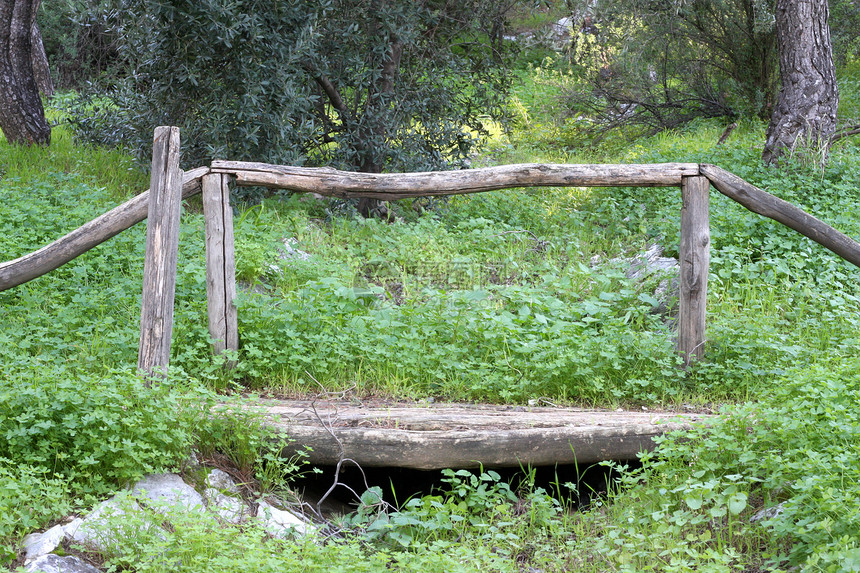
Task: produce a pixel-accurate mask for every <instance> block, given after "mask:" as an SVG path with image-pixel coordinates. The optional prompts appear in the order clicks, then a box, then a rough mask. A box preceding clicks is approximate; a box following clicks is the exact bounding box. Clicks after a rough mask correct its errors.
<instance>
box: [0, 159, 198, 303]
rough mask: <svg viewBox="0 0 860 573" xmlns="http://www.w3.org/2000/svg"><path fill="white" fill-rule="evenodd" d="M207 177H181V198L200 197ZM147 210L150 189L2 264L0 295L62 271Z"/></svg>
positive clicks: (142, 217) (195, 172) (137, 220)
mask: <svg viewBox="0 0 860 573" xmlns="http://www.w3.org/2000/svg"><path fill="white" fill-rule="evenodd" d="M207 173H209V168H208V167H198V168H197V169H192V170H191V171H186V172H185V173H184V175H183V177H182V197H183V198H187V197H191V196H192V195H194V194H196V193H199V192H200V178H201V177H202V176H203V175H205V174H207ZM148 210H149V189H147V190H146V191H144V192H143V193H141V194H140V195H137V196H136V197H133V198H132V199H129V200H128V201H126V202H125V203H123V204H122V205H119V206H117V207H115V208H113V209H111V210H110V211H108V212H107V213H105V214H104V215H100V216H99V217H96V218H95V219H93V220H92V221H90V222H89V223H86V224H85V225H82V226H81V227H79V228H77V229H75V230H74V231H72V232H71V233H68V234H67V235H65V236H64V237H62V238H60V239H57V240H56V241H54V242H53V243H50V244H48V245H45V246H44V247H42V248H41V249H39V250H38V251H33V252H32V253H28V254H26V255H24V256H22V257H19V258H17V259H14V260H11V261H6V262H3V263H0V291H4V290H6V289H10V288H12V287H16V286H18V285H20V284H23V283H25V282H27V281H30V280H33V279H35V278H37V277H40V276H42V275H43V274H45V273H48V272H51V271H52V270H54V269H56V268H59V267H61V266H62V265H64V264H66V263H68V262H69V261H71V260H73V259H74V258H76V257H78V256H80V255H82V254H83V253H85V252H87V251H88V250H90V249H92V248H93V247H96V246H98V245H100V244H101V243H104V242H105V241H107V240H108V239H110V238H112V237H114V236H116V235H118V234H119V233H121V232H123V231H125V230H126V229H128V228H130V227H132V226H133V225H136V224H137V223H140V222H141V221H143V220H145V219H146V216H147V212H148Z"/></svg>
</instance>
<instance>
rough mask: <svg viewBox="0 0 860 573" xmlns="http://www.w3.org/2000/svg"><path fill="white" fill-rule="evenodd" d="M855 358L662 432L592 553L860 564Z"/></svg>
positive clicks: (655, 565) (645, 566) (687, 561)
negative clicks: (702, 422)
mask: <svg viewBox="0 0 860 573" xmlns="http://www.w3.org/2000/svg"><path fill="white" fill-rule="evenodd" d="M858 366H860V364H858V363H857V361H856V359H854V358H852V359H848V360H845V361H844V362H843V366H841V367H839V368H837V369H836V370H832V369H830V368H825V367H813V368H805V367H800V368H796V369H795V370H793V371H792V372H789V373H787V374H786V375H785V376H784V377H782V378H781V379H778V380H775V382H774V384H773V387H772V390H771V393H770V395H769V396H768V397H767V398H766V399H765V400H764V401H763V402H761V403H749V404H745V405H741V406H737V407H733V408H729V409H728V410H727V411H726V412H725V413H724V415H723V417H721V419H719V420H717V421H716V422H715V423H714V424H713V425H712V426H711V427H705V426H702V427H698V428H695V429H692V430H690V431H686V432H678V433H674V434H672V435H670V436H668V437H666V438H664V439H661V440H660V442H661V443H660V445H659V447H658V449H657V450H656V451H655V452H654V453H652V454H648V455H646V456H645V457H644V458H643V461H644V463H645V466H644V468H643V470H642V471H641V472H634V473H632V474H628V476H627V478H626V481H627V483H628V485H630V486H631V487H632V488H631V489H630V490H629V491H628V492H627V493H622V494H620V495H619V497H618V498H617V499H616V500H615V503H613V504H611V505H610V506H609V508H610V509H609V510H610V515H609V516H608V519H607V520H606V522H605V523H604V524H603V527H604V530H603V534H602V536H601V537H599V538H598V539H597V541H596V543H595V544H594V546H593V547H592V548H591V551H593V552H594V554H595V555H600V556H601V557H600V558H601V559H606V560H607V561H608V562H613V563H614V562H619V561H620V562H621V563H623V564H624V565H625V566H626V567H627V569H626V570H636V571H649V570H659V571H689V570H708V571H728V570H730V568H732V567H739V566H741V564H743V563H749V561H748V560H749V559H750V558H752V559H753V561H758V562H759V563H761V565H759V566H765V567H767V568H768V569H770V568H773V567H785V566H801V567H802V570H804V571H853V570H855V568H856V565H850V564H851V563H854V562H855V561H854V560H856V555H857V548H858V546H857V538H856V532H857V531H858V528H860V505H858V499H860V495H858V494H860V491H858V486H857V484H858V483H860V482H858V477H860V464H858V462H857V460H858V456H857V451H856V450H857V444H858V443H860V440H858V437H860V436H858V432H860V417H858V414H857V408H856V405H857V400H858V398H860V394H858V389H860V370H858ZM639 484H642V485H639ZM763 508H771V509H772V512H771V513H770V514H768V516H767V517H764V516H762V517H759V518H757V519H754V520H753V519H751V517H752V516H753V514H755V513H756V512H757V511H759V510H761V509H763ZM659 550H662V552H661V553H659V557H658V558H657V559H656V561H655V557H657V555H656V551H659Z"/></svg>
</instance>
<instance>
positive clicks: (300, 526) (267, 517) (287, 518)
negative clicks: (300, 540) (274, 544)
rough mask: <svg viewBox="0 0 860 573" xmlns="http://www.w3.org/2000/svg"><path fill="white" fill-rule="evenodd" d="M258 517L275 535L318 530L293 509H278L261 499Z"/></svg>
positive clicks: (280, 535)
mask: <svg viewBox="0 0 860 573" xmlns="http://www.w3.org/2000/svg"><path fill="white" fill-rule="evenodd" d="M257 518H258V519H260V520H261V521H263V527H265V529H266V531H268V532H269V533H270V534H271V535H272V536H273V537H286V536H288V535H290V534H291V533H298V534H301V535H305V534H308V533H311V532H313V531H315V530H316V528H315V527H314V526H313V525H312V524H310V523H309V522H308V521H307V520H306V519H304V518H303V517H300V516H298V515H296V514H294V513H292V512H291V511H286V510H283V509H278V508H277V507H273V506H272V505H270V504H268V503H266V502H265V501H261V502H260V504H259V506H258V507H257Z"/></svg>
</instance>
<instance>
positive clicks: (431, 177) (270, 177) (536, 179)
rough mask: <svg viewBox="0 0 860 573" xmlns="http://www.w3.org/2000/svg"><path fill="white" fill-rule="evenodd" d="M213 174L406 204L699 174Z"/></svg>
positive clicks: (634, 169) (593, 169)
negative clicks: (499, 191) (440, 197)
mask: <svg viewBox="0 0 860 573" xmlns="http://www.w3.org/2000/svg"><path fill="white" fill-rule="evenodd" d="M212 171H213V173H225V174H230V175H234V176H235V177H236V184H237V185H260V186H264V187H272V188H277V189H287V190H290V191H296V192H305V193H317V194H319V195H324V196H328V197H341V198H353V197H366V198H372V199H384V200H394V199H406V198H410V197H424V196H428V195H460V194H466V193H478V192H482V191H493V190H497V189H507V188H516V187H626V186H637V187H670V186H680V185H681V178H682V177H685V176H690V175H698V174H699V166H698V164H695V163H661V164H647V165H611V164H599V165H558V164H541V163H525V164H518V165H503V166H498V167H484V168H480V169H466V170H460V171H433V172H421V173H354V172H349V171H338V170H335V169H329V168H312V167H287V166H283V165H268V164H265V163H247V162H241V161H217V160H216V161H213V162H212Z"/></svg>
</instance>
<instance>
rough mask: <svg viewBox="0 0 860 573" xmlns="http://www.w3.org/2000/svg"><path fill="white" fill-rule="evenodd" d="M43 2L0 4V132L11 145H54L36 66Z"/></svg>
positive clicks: (22, 0)
mask: <svg viewBox="0 0 860 573" xmlns="http://www.w3.org/2000/svg"><path fill="white" fill-rule="evenodd" d="M39 2H40V0H4V1H3V2H0V129H2V130H3V135H5V136H6V139H7V140H8V141H9V142H10V143H19V144H24V145H32V144H34V143H35V144H39V145H48V144H50V143H51V126H50V125H49V124H48V122H47V121H46V119H45V110H44V108H43V107H42V99H41V98H40V97H39V88H38V87H37V85H36V80H35V77H34V74H33V63H32V62H33V59H32V34H33V26H34V24H35V22H36V11H37V10H38V8H39Z"/></svg>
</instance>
